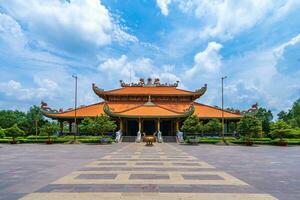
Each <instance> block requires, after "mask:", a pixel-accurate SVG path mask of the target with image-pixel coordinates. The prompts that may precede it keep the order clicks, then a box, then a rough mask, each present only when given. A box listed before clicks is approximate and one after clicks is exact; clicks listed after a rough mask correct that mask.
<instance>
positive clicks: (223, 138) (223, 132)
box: [221, 76, 227, 142]
mask: <svg viewBox="0 0 300 200" xmlns="http://www.w3.org/2000/svg"><path fill="white" fill-rule="evenodd" d="M226 78H227V76H223V77H222V78H221V80H222V140H223V142H225V137H224V135H225V128H224V79H226Z"/></svg>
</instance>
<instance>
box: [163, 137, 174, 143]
mask: <svg viewBox="0 0 300 200" xmlns="http://www.w3.org/2000/svg"><path fill="white" fill-rule="evenodd" d="M162 138H163V142H176V136H162Z"/></svg>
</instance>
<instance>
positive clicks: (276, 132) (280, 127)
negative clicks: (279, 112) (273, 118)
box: [271, 120, 291, 140]
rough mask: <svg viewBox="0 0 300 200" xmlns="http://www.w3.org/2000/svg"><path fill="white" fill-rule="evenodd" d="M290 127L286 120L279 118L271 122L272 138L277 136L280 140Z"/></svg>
mask: <svg viewBox="0 0 300 200" xmlns="http://www.w3.org/2000/svg"><path fill="white" fill-rule="evenodd" d="M290 128H291V127H290V126H289V125H288V124H287V123H286V122H284V121H282V120H279V121H277V122H275V123H273V124H271V135H272V136H273V137H274V138H279V139H280V140H282V139H283V137H285V135H286V134H287V133H289V131H290V130H289V129H290Z"/></svg>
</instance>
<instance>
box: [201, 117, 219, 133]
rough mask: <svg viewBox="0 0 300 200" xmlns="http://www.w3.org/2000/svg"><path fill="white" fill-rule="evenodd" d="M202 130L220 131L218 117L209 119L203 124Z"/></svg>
mask: <svg viewBox="0 0 300 200" xmlns="http://www.w3.org/2000/svg"><path fill="white" fill-rule="evenodd" d="M204 131H205V133H215V134H216V133H218V134H219V133H221V131H222V123H221V122H220V120H218V119H210V120H209V121H208V122H207V123H206V124H205V125H204Z"/></svg>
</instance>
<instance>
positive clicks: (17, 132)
mask: <svg viewBox="0 0 300 200" xmlns="http://www.w3.org/2000/svg"><path fill="white" fill-rule="evenodd" d="M24 134H25V133H24V131H23V130H21V129H20V128H19V127H18V125H17V124H14V125H13V126H12V127H10V128H7V129H5V135H6V136H8V137H12V138H13V141H15V139H16V137H19V136H23V135H24Z"/></svg>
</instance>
